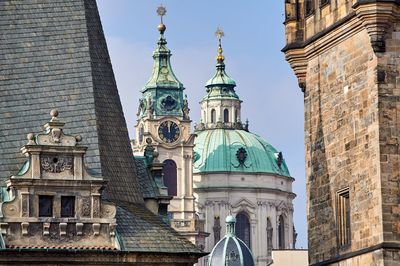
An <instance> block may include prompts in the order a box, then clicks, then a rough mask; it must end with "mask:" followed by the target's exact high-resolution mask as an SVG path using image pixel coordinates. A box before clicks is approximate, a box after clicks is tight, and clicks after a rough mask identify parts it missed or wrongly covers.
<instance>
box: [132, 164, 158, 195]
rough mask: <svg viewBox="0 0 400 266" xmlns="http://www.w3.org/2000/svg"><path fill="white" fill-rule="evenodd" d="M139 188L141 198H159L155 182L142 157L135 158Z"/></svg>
mask: <svg viewBox="0 0 400 266" xmlns="http://www.w3.org/2000/svg"><path fill="white" fill-rule="evenodd" d="M135 162H136V170H137V174H138V181H139V188H140V192H142V195H143V198H145V199H146V198H157V197H159V196H160V193H159V191H158V187H157V184H156V182H155V181H154V179H153V177H152V176H151V173H150V171H149V169H148V168H147V165H146V161H145V158H144V157H138V156H135Z"/></svg>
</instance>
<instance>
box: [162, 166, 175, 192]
mask: <svg viewBox="0 0 400 266" xmlns="http://www.w3.org/2000/svg"><path fill="white" fill-rule="evenodd" d="M163 174H164V177H163V178H164V185H165V186H166V187H167V188H168V196H176V195H177V194H176V190H177V175H176V163H175V162H174V161H173V160H165V161H164V168H163Z"/></svg>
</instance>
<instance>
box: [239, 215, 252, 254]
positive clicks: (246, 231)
mask: <svg viewBox="0 0 400 266" xmlns="http://www.w3.org/2000/svg"><path fill="white" fill-rule="evenodd" d="M235 231H236V235H237V237H238V238H240V239H241V240H242V241H243V242H244V243H245V244H246V245H247V246H248V247H249V248H251V247H250V222H249V218H248V217H247V215H246V213H244V212H239V213H238V214H237V215H236V226H235Z"/></svg>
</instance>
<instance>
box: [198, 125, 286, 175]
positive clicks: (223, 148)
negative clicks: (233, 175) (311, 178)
mask: <svg viewBox="0 0 400 266" xmlns="http://www.w3.org/2000/svg"><path fill="white" fill-rule="evenodd" d="M196 134H197V137H196V139H195V147H194V164H193V173H207V172H242V173H272V174H278V175H283V176H288V177H289V176H290V173H289V170H288V168H287V166H286V163H285V160H284V159H283V157H282V153H280V152H278V151H277V150H276V149H275V148H274V147H272V146H271V145H270V144H268V143H267V142H266V141H265V140H264V139H262V138H261V137H259V136H257V135H256V134H253V133H250V132H247V131H245V130H233V129H212V130H203V131H197V132H196Z"/></svg>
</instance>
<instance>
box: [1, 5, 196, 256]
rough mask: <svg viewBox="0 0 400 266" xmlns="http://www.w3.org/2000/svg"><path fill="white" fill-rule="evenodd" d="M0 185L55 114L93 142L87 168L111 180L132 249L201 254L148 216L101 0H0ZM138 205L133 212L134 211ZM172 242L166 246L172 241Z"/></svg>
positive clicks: (125, 236)
mask: <svg viewBox="0 0 400 266" xmlns="http://www.w3.org/2000/svg"><path fill="white" fill-rule="evenodd" d="M0 102H1V105H0V184H1V181H2V180H4V179H5V178H7V177H8V176H10V175H12V174H16V173H18V169H19V168H20V167H21V166H22V165H23V164H24V161H25V158H24V157H23V156H22V155H21V153H20V148H21V147H22V146H23V145H24V144H26V135H27V134H28V133H31V132H33V133H37V132H41V131H42V129H41V128H40V127H41V125H43V124H44V123H45V122H47V120H48V117H49V115H48V113H49V111H50V110H51V109H54V108H57V109H58V110H59V111H60V116H59V118H60V119H61V120H63V121H64V122H66V123H67V124H66V125H67V126H66V127H65V131H66V133H67V134H68V133H73V134H80V135H82V137H83V141H82V144H84V145H87V146H88V147H89V148H88V151H87V157H86V159H85V164H86V166H87V168H89V169H90V170H91V172H94V174H98V175H102V176H103V177H104V178H106V179H107V180H108V181H109V183H108V186H107V188H106V191H105V193H106V196H107V198H108V199H109V200H111V201H113V202H115V203H116V204H118V205H123V206H127V205H129V206H131V207H129V208H125V209H122V208H119V209H118V215H117V223H118V229H117V231H118V234H119V235H120V237H121V239H122V240H123V242H124V243H122V244H123V245H124V246H125V247H126V248H128V249H132V250H133V249H136V250H142V251H159V252H165V247H166V246H167V245H169V246H170V248H169V249H168V250H169V251H171V252H194V253H198V252H200V251H199V250H198V249H197V248H196V247H195V246H193V245H192V244H191V243H190V242H188V241H186V240H183V239H181V238H180V236H178V234H177V233H176V232H175V231H173V230H172V229H171V228H167V226H166V225H164V224H162V222H161V220H159V218H158V217H156V216H155V215H153V214H152V213H151V212H149V211H147V210H146V209H145V207H144V205H142V204H143V197H142V195H141V193H140V191H139V184H138V180H137V172H136V166H135V161H134V158H133V156H132V150H131V147H130V142H129V137H128V131H127V127H126V122H125V118H124V115H123V111H122V106H121V102H120V99H119V95H118V90H117V87H116V83H115V79H114V74H113V70H112V66H111V62H110V57H109V54H108V50H107V45H106V41H105V38H104V34H103V30H102V26H101V22H100V17H99V13H98V10H97V5H96V1H95V0H68V1H66V0H1V1H0ZM133 206H135V207H133ZM167 241H168V242H167Z"/></svg>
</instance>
